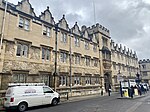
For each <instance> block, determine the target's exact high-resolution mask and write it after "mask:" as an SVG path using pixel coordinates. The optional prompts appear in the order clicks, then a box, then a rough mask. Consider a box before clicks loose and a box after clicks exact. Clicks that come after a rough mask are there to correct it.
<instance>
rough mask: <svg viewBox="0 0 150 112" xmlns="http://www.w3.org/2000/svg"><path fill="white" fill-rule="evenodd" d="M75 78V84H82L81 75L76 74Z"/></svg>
mask: <svg viewBox="0 0 150 112" xmlns="http://www.w3.org/2000/svg"><path fill="white" fill-rule="evenodd" d="M73 79H74V86H79V85H81V75H78V74H75V75H74V76H73Z"/></svg>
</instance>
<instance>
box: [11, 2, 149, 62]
mask: <svg viewBox="0 0 150 112" xmlns="http://www.w3.org/2000/svg"><path fill="white" fill-rule="evenodd" d="M18 1H21V0H8V2H10V3H14V4H15V5H16V4H17V3H18ZM29 2H30V3H31V5H32V7H33V8H34V11H35V13H36V16H39V15H40V13H41V12H43V11H44V10H45V9H46V8H47V6H49V9H50V11H51V13H52V16H53V17H54V20H55V22H56V23H57V22H58V20H60V19H61V18H62V17H63V14H64V15H65V18H66V20H67V22H68V24H69V27H70V28H72V27H73V25H74V24H75V22H78V25H79V26H80V27H81V26H82V25H86V26H87V27H89V26H92V25H93V24H96V23H99V24H101V25H103V26H104V27H106V28H107V29H109V30H110V36H111V39H112V40H114V41H115V43H118V44H122V45H123V46H126V47H127V48H129V49H131V50H132V51H136V53H137V56H138V59H139V60H142V59H150V0H29ZM94 12H95V13H94ZM94 15H95V16H94Z"/></svg>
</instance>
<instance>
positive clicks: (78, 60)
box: [74, 53, 81, 65]
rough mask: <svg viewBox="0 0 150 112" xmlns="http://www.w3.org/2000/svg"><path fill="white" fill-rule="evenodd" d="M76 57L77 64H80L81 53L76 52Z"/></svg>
mask: <svg viewBox="0 0 150 112" xmlns="http://www.w3.org/2000/svg"><path fill="white" fill-rule="evenodd" d="M74 58H75V64H76V65H80V61H81V54H77V53H75V55H74Z"/></svg>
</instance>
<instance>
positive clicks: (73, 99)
mask: <svg viewBox="0 0 150 112" xmlns="http://www.w3.org/2000/svg"><path fill="white" fill-rule="evenodd" d="M112 94H118V95H120V94H119V93H116V92H115V93H112ZM104 96H108V94H107V93H106V94H104V95H103V96H102V95H100V94H95V95H87V96H74V97H69V98H68V99H67V98H62V99H61V101H60V103H69V102H76V101H81V100H86V99H90V98H96V97H104ZM145 96H147V94H144V95H141V96H134V97H133V99H136V98H141V97H145ZM117 99H132V98H130V97H118V98H117ZM0 112H5V109H4V108H3V106H2V105H0Z"/></svg>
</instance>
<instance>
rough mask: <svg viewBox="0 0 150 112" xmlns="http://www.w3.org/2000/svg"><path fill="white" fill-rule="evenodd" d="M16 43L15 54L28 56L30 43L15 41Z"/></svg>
mask: <svg viewBox="0 0 150 112" xmlns="http://www.w3.org/2000/svg"><path fill="white" fill-rule="evenodd" d="M16 44H17V45H16V46H17V48H16V56H17V57H26V58H28V55H29V47H30V44H29V43H28V42H24V41H17V42H16Z"/></svg>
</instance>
